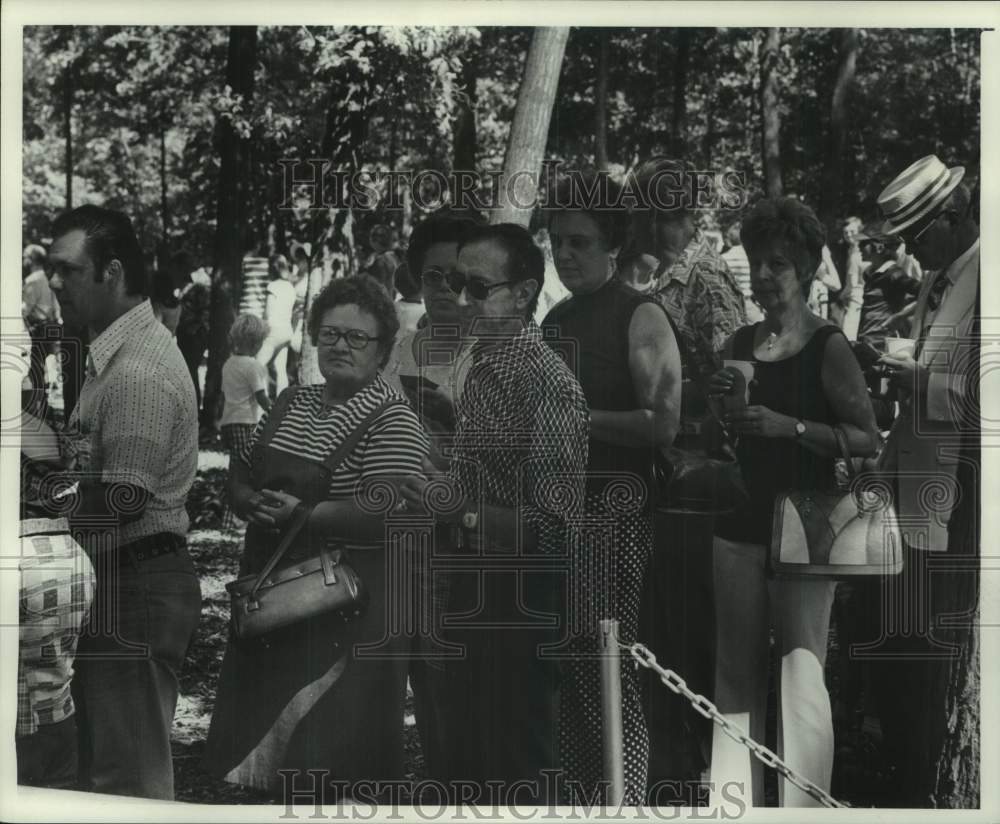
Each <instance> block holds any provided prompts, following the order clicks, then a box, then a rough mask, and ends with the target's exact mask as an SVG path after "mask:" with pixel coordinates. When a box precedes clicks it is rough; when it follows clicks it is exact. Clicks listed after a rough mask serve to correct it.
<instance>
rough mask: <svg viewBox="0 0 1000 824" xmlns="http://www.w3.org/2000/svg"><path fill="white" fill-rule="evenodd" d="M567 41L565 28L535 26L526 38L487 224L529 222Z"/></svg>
mask: <svg viewBox="0 0 1000 824" xmlns="http://www.w3.org/2000/svg"><path fill="white" fill-rule="evenodd" d="M568 37H569V29H568V28H566V27H559V28H556V27H539V28H536V29H535V33H534V35H533V36H532V39H531V48H530V49H529V50H528V58H527V60H526V61H525V64H524V77H523V78H522V80H521V88H520V90H519V91H518V95H517V109H516V110H515V111H514V123H513V125H512V126H511V130H510V140H509V142H508V143H507V154H506V156H505V157H504V164H503V167H504V181H505V185H504V195H503V198H502V202H501V206H500V208H499V209H495V210H494V211H493V213H492V215H491V218H490V222H491V223H520V224H521V225H522V226H527V225H528V223H529V221H530V219H531V210H532V207H533V204H534V200H535V197H536V194H537V191H538V178H539V176H540V175H541V171H542V159H543V158H544V156H545V144H546V141H547V140H548V135H549V121H550V120H551V118H552V105H553V103H555V99H556V89H557V88H558V85H559V70H560V68H561V67H562V59H563V53H564V52H565V50H566V40H567V38H568ZM515 175H516V176H517V177H516V178H515Z"/></svg>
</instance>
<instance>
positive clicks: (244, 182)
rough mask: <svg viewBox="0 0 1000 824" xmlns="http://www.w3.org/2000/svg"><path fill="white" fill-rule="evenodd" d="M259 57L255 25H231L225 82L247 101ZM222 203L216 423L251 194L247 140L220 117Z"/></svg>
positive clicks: (209, 384) (215, 320)
mask: <svg viewBox="0 0 1000 824" xmlns="http://www.w3.org/2000/svg"><path fill="white" fill-rule="evenodd" d="M256 62H257V27H256V26H231V27H230V29H229V52H228V57H227V60H226V82H227V84H228V85H229V86H230V87H231V88H232V90H233V92H235V93H236V94H240V95H242V96H243V98H244V100H245V101H247V102H249V101H250V100H251V99H252V98H253V90H254V67H255V64H256ZM218 128H219V130H220V138H221V139H220V144H221V146H220V161H221V162H220V168H219V202H218V212H217V221H216V229H215V266H216V269H215V274H214V277H213V283H212V307H211V320H210V338H209V344H208V370H207V373H206V376H205V401H204V406H203V409H202V423H203V425H205V426H207V427H213V428H214V426H215V422H216V421H217V420H218V418H219V416H220V415H221V413H222V364H223V363H224V362H225V360H226V358H227V357H228V356H229V341H228V335H229V327H230V326H232V323H233V320H234V318H235V314H236V307H237V306H238V305H239V299H240V276H241V273H242V268H243V266H242V263H243V254H244V251H245V248H246V247H245V244H246V242H247V237H246V234H245V227H246V225H247V222H248V218H249V216H250V214H249V213H250V210H249V204H248V203H247V193H248V191H250V190H251V181H250V180H249V179H248V177H247V176H246V174H245V172H246V171H247V170H248V163H247V160H248V153H249V145H248V144H249V141H248V140H244V139H242V138H241V137H240V136H239V134H238V133H237V132H236V129H235V127H234V126H233V124H232V122H230V121H229V120H227V119H224V118H220V120H219V124H218Z"/></svg>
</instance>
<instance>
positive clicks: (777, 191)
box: [760, 29, 783, 197]
mask: <svg viewBox="0 0 1000 824" xmlns="http://www.w3.org/2000/svg"><path fill="white" fill-rule="evenodd" d="M780 47H781V29H768V30H767V36H766V37H765V39H764V48H763V50H762V52H761V60H760V106H761V114H762V120H763V128H762V129H761V155H762V158H763V161H764V189H765V191H766V192H767V196H768V197H780V196H781V194H782V190H783V186H782V184H781V143H780V136H781V115H780V114H779V112H778V51H779V49H780Z"/></svg>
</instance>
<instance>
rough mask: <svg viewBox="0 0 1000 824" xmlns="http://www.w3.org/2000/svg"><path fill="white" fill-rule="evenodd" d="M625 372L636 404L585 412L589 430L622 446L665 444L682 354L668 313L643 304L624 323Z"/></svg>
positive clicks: (674, 423) (673, 424)
mask: <svg viewBox="0 0 1000 824" xmlns="http://www.w3.org/2000/svg"><path fill="white" fill-rule="evenodd" d="M628 336H629V372H630V373H631V376H632V385H633V386H634V387H635V393H636V396H637V398H638V401H639V408H638V409H631V410H628V411H624V412H611V411H608V410H604V409H592V410H591V411H590V435H591V437H592V438H595V439H596V440H600V441H605V442H607V443H614V444H619V445H621V446H633V447H643V446H669V445H670V444H671V443H673V440H674V437H675V436H676V434H677V427H678V425H679V422H680V407H681V356H680V350H679V349H678V347H677V340H676V339H675V338H674V333H673V330H672V329H671V328H670V323H669V322H668V321H667V316H666V314H665V313H664V312H663V310H662V309H661V308H660V307H659V306H654V305H653V304H642V305H641V306H639V307H638V308H637V309H636V310H635V312H634V314H633V315H632V320H631V322H630V323H629V333H628Z"/></svg>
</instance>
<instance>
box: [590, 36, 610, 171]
mask: <svg viewBox="0 0 1000 824" xmlns="http://www.w3.org/2000/svg"><path fill="white" fill-rule="evenodd" d="M599 37H600V42H599V45H598V50H597V81H596V82H595V83H594V162H595V163H596V164H597V168H598V169H600V170H601V171H602V172H604V171H607V169H608V51H609V41H610V40H611V32H610V31H608V29H601V30H600V34H599Z"/></svg>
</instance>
